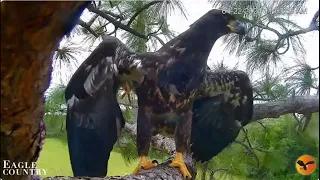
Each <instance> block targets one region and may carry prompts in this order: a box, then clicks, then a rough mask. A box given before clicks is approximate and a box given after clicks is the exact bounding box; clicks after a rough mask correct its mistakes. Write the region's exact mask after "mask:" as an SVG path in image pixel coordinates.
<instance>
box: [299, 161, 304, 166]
mask: <svg viewBox="0 0 320 180" xmlns="http://www.w3.org/2000/svg"><path fill="white" fill-rule="evenodd" d="M297 164H299V165H300V166H305V164H304V162H303V161H301V160H298V161H297Z"/></svg>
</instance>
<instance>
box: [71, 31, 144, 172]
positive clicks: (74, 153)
mask: <svg viewBox="0 0 320 180" xmlns="http://www.w3.org/2000/svg"><path fill="white" fill-rule="evenodd" d="M136 57H137V54H135V53H133V52H131V51H130V50H129V49H128V48H127V47H126V46H125V45H124V44H123V43H121V42H120V41H119V40H118V39H117V38H115V37H111V36H106V37H105V39H104V40H103V42H101V43H100V45H99V46H98V47H97V48H96V49H95V50H94V51H93V52H92V53H91V55H90V56H89V57H88V58H87V59H86V60H85V61H84V62H83V63H82V64H81V66H80V67H79V68H78V70H77V71H76V72H75V74H74V75H73V77H72V78H71V80H70V82H69V84H68V86H67V88H66V92H65V99H66V101H67V118H66V121H67V123H66V125H67V134H68V145H69V154H70V160H71V165H72V170H73V173H74V176H96V177H97V176H105V175H106V174H107V165H108V160H109V156H110V152H111V151H112V148H113V146H114V144H115V142H116V141H117V136H118V134H119V133H120V130H121V128H123V127H124V124H125V121H124V118H123V115H122V112H121V109H120V107H119V104H118V102H117V98H116V97H117V96H116V95H117V91H118V88H119V86H120V85H121V83H122V81H124V80H123V79H125V78H122V80H120V79H121V78H120V77H121V75H119V74H121V73H129V74H130V72H126V71H127V70H128V69H129V68H133V69H134V68H135V67H137V66H138V65H139V61H138V60H137V59H136ZM127 76H128V77H129V78H130V77H131V76H130V75H127Z"/></svg>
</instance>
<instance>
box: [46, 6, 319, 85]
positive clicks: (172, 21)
mask: <svg viewBox="0 0 320 180" xmlns="http://www.w3.org/2000/svg"><path fill="white" fill-rule="evenodd" d="M182 2H183V5H184V6H185V9H186V10H187V15H188V16H187V18H188V19H185V18H184V17H183V16H182V15H181V14H180V13H175V14H174V13H173V14H171V15H170V16H169V17H168V23H169V25H170V27H171V29H172V30H174V31H175V32H177V33H182V32H183V31H185V30H187V29H188V28H189V25H190V24H192V23H193V22H194V21H195V20H197V19H198V18H200V17H201V16H202V15H204V14H205V13H206V12H207V11H209V10H210V9H211V8H212V5H211V4H209V3H208V2H207V0H183V1H182ZM318 9H319V2H318V1H316V0H309V1H308V3H307V13H306V14H303V15H297V16H295V17H294V19H293V20H295V21H297V22H298V24H299V25H300V26H301V27H308V25H309V23H310V21H311V19H312V17H313V15H314V13H315V12H316V11H317V10H318ZM82 19H84V20H87V19H88V18H87V17H86V13H84V15H83V16H82ZM303 37H304V39H305V43H304V45H305V49H306V50H307V57H306V61H307V62H308V63H309V64H310V65H311V67H317V66H319V50H318V49H319V31H314V32H310V33H307V34H305V35H303ZM80 40H81V38H79V37H75V38H73V39H72V42H75V43H77V42H80ZM62 43H63V42H62ZM96 45H98V43H95V46H96ZM95 46H94V47H95ZM94 47H91V48H89V50H88V51H84V52H83V53H82V54H81V55H79V56H77V59H78V63H79V65H80V64H81V63H82V62H83V61H84V60H85V59H86V58H87V57H88V56H89V54H90V52H91V51H92V50H93V49H94ZM159 48H160V47H159ZM293 58H295V57H294V54H293V53H292V52H287V53H286V54H285V55H284V56H282V61H283V63H284V65H282V66H281V67H282V68H283V67H286V66H292V65H293V64H294V63H293ZM222 59H224V63H225V64H227V65H228V66H231V67H233V66H234V65H235V64H237V63H239V69H241V70H245V58H244V57H236V56H233V55H230V54H229V53H226V52H224V46H223V43H222V41H221V40H218V41H217V42H216V43H215V45H214V47H213V48H212V51H211V53H210V56H209V61H208V64H209V65H210V64H212V63H214V62H219V61H221V60H222ZM75 70H76V69H74V70H73V72H74V71H75ZM54 71H55V72H56V71H61V74H62V76H57V75H53V76H52V80H51V85H50V89H51V88H52V87H54V86H56V85H57V84H61V81H62V82H63V83H64V84H66V83H67V81H68V80H69V77H67V74H73V72H69V70H63V69H62V70H59V69H54ZM67 71H68V72H67ZM316 74H317V77H319V72H318V71H316Z"/></svg>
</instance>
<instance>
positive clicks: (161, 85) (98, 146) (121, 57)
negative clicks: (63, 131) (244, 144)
mask: <svg viewBox="0 0 320 180" xmlns="http://www.w3.org/2000/svg"><path fill="white" fill-rule="evenodd" d="M228 33H238V34H244V33H245V29H244V26H242V24H241V23H239V22H238V21H237V20H236V19H235V17H234V16H232V15H230V14H228V13H222V11H221V10H211V11H209V12H207V13H206V14H205V15H204V16H202V17H201V18H200V19H199V20H197V21H196V22H195V23H193V24H192V25H191V27H190V28H189V29H188V30H187V31H185V32H183V33H182V34H180V35H179V36H177V37H176V38H174V39H173V40H171V41H170V42H168V43H167V44H166V45H164V46H163V47H162V48H161V49H159V50H158V51H157V52H149V53H135V52H133V51H131V50H129V49H128V48H127V47H126V46H125V45H124V44H123V43H122V42H120V41H119V40H118V39H117V38H115V37H106V38H105V40H104V41H103V42H101V43H100V45H99V46H98V47H97V48H96V49H95V50H94V51H93V52H92V53H91V55H90V56H89V57H88V58H87V59H86V60H85V61H84V62H83V64H82V65H81V66H80V67H79V69H78V70H77V71H76V72H75V74H74V75H73V77H72V78H71V80H70V82H69V84H68V86H67V89H66V94H65V98H66V101H67V105H68V106H67V107H68V108H67V133H68V144H69V153H70V159H71V164H72V169H73V173H74V175H75V176H105V175H106V173H107V162H108V159H109V156H110V152H111V151H112V148H113V145H114V144H115V142H116V140H117V137H118V134H119V133H120V130H121V128H123V127H124V118H123V115H122V113H121V110H120V107H119V104H118V102H117V98H116V94H117V91H118V89H119V88H120V87H124V88H125V89H126V90H127V91H130V90H133V91H134V92H135V93H136V95H137V97H138V117H137V150H138V154H139V156H140V163H139V165H138V167H137V168H136V169H135V171H134V173H135V174H137V173H139V171H140V170H141V169H150V168H153V167H155V166H156V165H155V164H153V163H152V161H150V160H149V159H148V151H149V147H150V141H151V137H152V135H155V134H158V133H163V132H165V133H164V134H172V135H173V134H174V137H175V144H176V156H175V158H174V159H173V160H172V161H171V163H170V164H169V166H170V167H177V168H179V170H180V171H181V173H182V175H183V176H184V177H185V178H188V179H191V178H192V177H191V174H190V173H189V171H188V170H187V168H186V165H185V163H184V159H183V153H186V152H187V151H188V150H189V149H190V145H191V150H192V151H193V152H194V153H193V154H194V158H195V159H196V160H198V161H206V160H209V159H211V158H212V157H213V156H214V155H216V154H217V153H218V152H220V151H221V150H222V149H223V148H224V147H225V146H226V145H227V144H228V143H230V142H232V140H233V139H234V136H236V134H237V132H236V133H233V129H235V128H234V127H236V128H239V124H241V123H242V124H243V125H245V124H246V123H247V121H248V120H249V119H250V118H251V114H252V104H251V103H252V99H251V98H252V90H251V85H250V81H248V79H247V76H246V75H245V74H244V73H240V72H236V71H234V72H219V73H215V72H211V71H208V70H207V58H208V56H209V53H210V51H211V48H212V46H213V44H214V43H215V41H216V40H217V39H218V38H220V37H221V36H223V35H225V34H228ZM172 119H173V120H175V121H174V123H172V121H170V122H169V120H172ZM192 119H193V121H192ZM236 122H237V123H236ZM235 131H237V129H236V130H235ZM230 132H231V133H230ZM238 132H239V131H238ZM229 133H230V134H229ZM218 135H219V137H217V136H218ZM229 136H231V137H229ZM190 142H191V144H190ZM212 142H214V144H212V145H209V144H211V143H212ZM206 148H209V149H206Z"/></svg>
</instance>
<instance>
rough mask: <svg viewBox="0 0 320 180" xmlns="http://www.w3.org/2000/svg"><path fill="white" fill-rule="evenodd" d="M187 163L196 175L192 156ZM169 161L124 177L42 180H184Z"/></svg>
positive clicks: (45, 179) (47, 179)
mask: <svg viewBox="0 0 320 180" xmlns="http://www.w3.org/2000/svg"><path fill="white" fill-rule="evenodd" d="M185 163H186V165H187V167H188V169H189V171H190V173H191V175H192V176H193V177H196V173H197V172H196V168H195V167H194V166H193V163H192V158H191V156H188V157H185ZM167 164H168V162H165V163H162V164H160V165H158V166H157V167H156V168H154V169H151V170H146V171H142V172H141V173H140V174H139V175H127V176H123V177H119V176H114V177H105V178H76V177H51V178H43V179H42V180H88V179H92V180H183V177H182V175H181V173H180V171H179V170H178V169H177V168H170V167H168V166H167Z"/></svg>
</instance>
